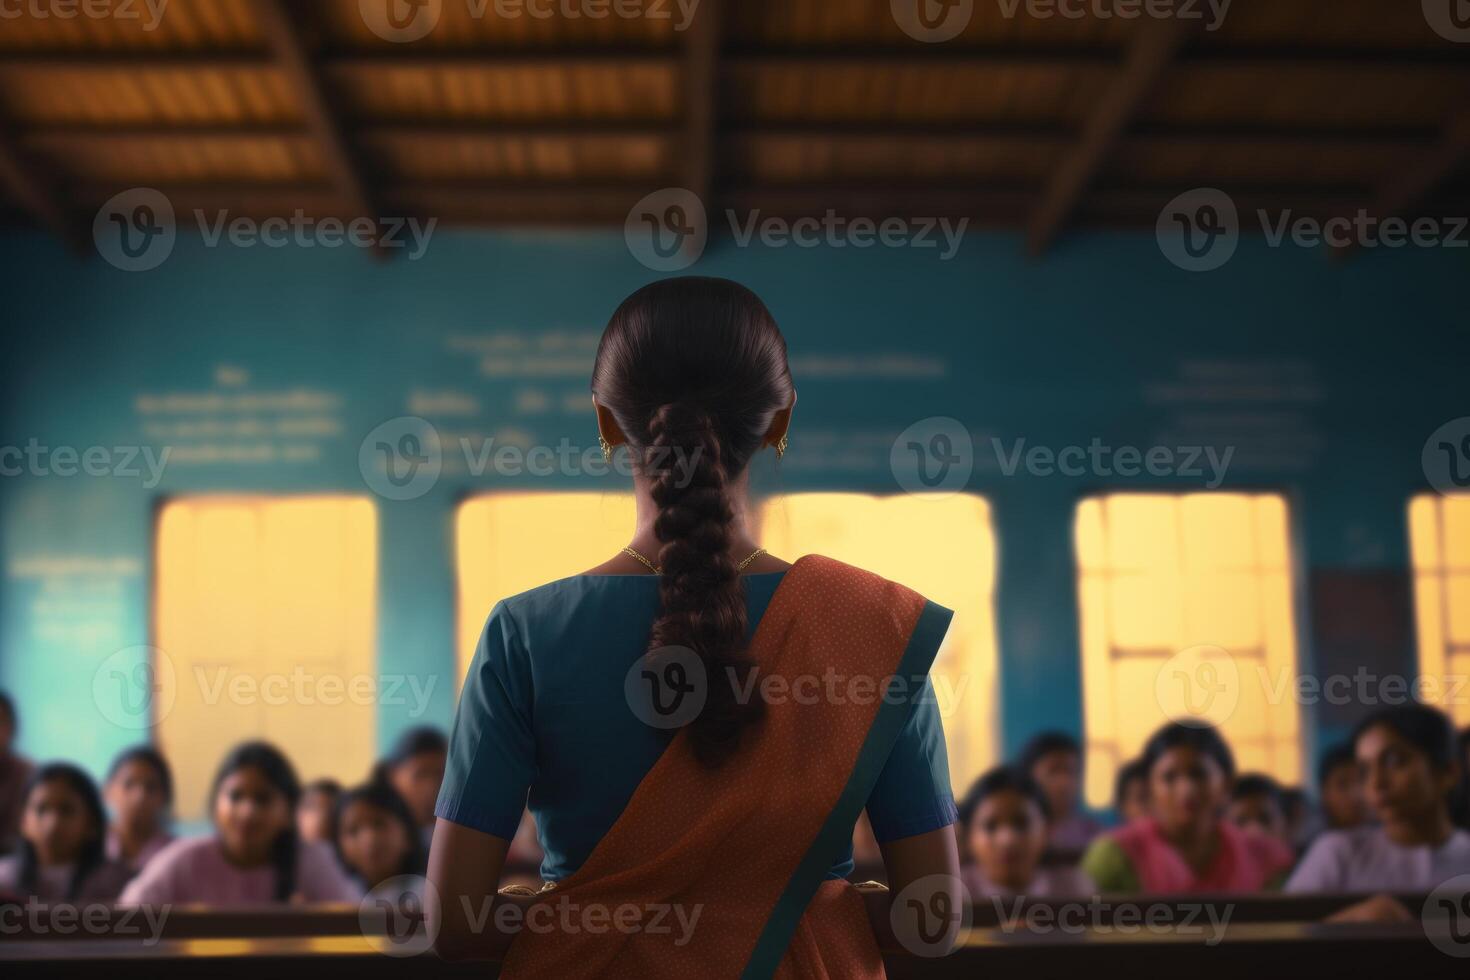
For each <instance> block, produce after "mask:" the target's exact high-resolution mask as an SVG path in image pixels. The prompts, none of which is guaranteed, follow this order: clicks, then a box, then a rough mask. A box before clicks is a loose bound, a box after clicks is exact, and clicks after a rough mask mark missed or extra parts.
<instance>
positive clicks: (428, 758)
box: [391, 752, 444, 827]
mask: <svg viewBox="0 0 1470 980" xmlns="http://www.w3.org/2000/svg"><path fill="white" fill-rule="evenodd" d="M391 782H392V783H393V788H394V789H396V790H398V794H399V795H400V796H402V797H403V799H404V800H405V801H406V802H407V803H408V808H409V810H411V811H412V812H413V819H414V821H415V822H416V823H418V825H419V826H421V827H422V826H426V825H428V824H430V823H432V822H433V820H434V801H435V800H436V799H437V798H438V796H439V784H440V783H442V782H444V753H443V752H420V753H419V754H418V755H416V756H413V757H412V758H409V759H405V760H404V761H403V762H400V763H399V764H398V765H396V766H394V767H393V773H392V777H391Z"/></svg>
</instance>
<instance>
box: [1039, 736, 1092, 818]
mask: <svg viewBox="0 0 1470 980" xmlns="http://www.w3.org/2000/svg"><path fill="white" fill-rule="evenodd" d="M1031 778H1032V779H1034V780H1036V782H1037V783H1039V784H1040V785H1041V791H1042V792H1043V793H1045V794H1046V802H1047V803H1048V804H1050V806H1051V812H1052V814H1053V815H1055V816H1058V817H1064V816H1067V815H1068V814H1070V813H1071V812H1072V811H1073V810H1075V809H1076V808H1077V788H1078V784H1079V783H1081V781H1082V760H1081V759H1080V758H1079V757H1078V756H1077V753H1075V752H1067V751H1058V752H1048V753H1047V754H1046V755H1044V756H1042V757H1041V758H1040V759H1037V760H1036V764H1035V765H1034V766H1032V767H1031Z"/></svg>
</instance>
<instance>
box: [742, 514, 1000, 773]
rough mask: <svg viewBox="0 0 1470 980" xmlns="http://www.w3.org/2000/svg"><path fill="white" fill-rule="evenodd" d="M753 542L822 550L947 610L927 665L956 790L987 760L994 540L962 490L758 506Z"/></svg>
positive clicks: (787, 553) (986, 518)
mask: <svg viewBox="0 0 1470 980" xmlns="http://www.w3.org/2000/svg"><path fill="white" fill-rule="evenodd" d="M761 543H762V544H763V545H765V546H766V547H767V548H769V549H770V550H771V551H772V553H774V554H777V555H780V556H781V557H783V558H785V559H787V560H789V561H790V560H795V559H796V558H798V557H800V556H801V555H806V554H822V555H827V556H829V557H831V558H836V559H838V560H839V561H845V562H847V563H849V564H852V565H857V566H859V567H862V568H866V569H868V570H870V571H872V572H876V573H877V574H879V575H882V576H883V577H884V578H888V579H892V580H893V581H896V582H902V583H903V584H904V585H907V586H908V587H909V588H912V589H914V590H916V591H918V592H921V593H923V594H924V595H925V596H926V597H928V598H930V599H932V600H934V601H935V602H937V603H939V604H940V605H942V606H947V607H949V608H950V609H953V610H954V611H955V619H954V623H953V624H952V625H951V627H950V631H949V635H948V637H946V639H945V642H944V646H943V647H942V648H941V649H940V652H939V656H938V657H937V658H936V660H935V664H934V667H933V669H932V671H931V677H932V678H933V680H934V685H935V693H936V696H937V698H938V701H939V705H940V708H941V710H942V712H943V714H944V727H945V736H946V741H947V742H948V745H949V766H950V778H951V781H952V782H953V784H954V786H955V787H956V791H957V792H963V791H964V787H965V786H967V785H968V784H969V783H970V781H971V780H972V779H973V778H974V777H975V776H977V775H979V774H980V772H982V771H983V770H984V769H985V768H987V767H988V766H990V765H991V764H993V763H994V761H995V759H996V742H997V739H996V735H995V732H996V710H995V691H996V689H997V672H996V644H995V613H994V590H995V538H994V535H993V533H992V531H991V526H990V507H989V505H988V504H987V503H986V501H985V500H984V499H983V498H981V497H974V496H969V495H963V494H959V495H943V496H940V495H936V496H933V497H926V496H923V495H912V494H910V495H904V496H892V497H874V496H868V495H866V494H852V493H806V494H793V495H790V496H787V497H783V498H777V499H775V500H773V501H771V502H769V503H767V504H766V505H765V507H764V508H762V511H761Z"/></svg>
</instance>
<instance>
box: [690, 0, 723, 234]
mask: <svg viewBox="0 0 1470 980" xmlns="http://www.w3.org/2000/svg"><path fill="white" fill-rule="evenodd" d="M724 20H725V8H724V4H722V3H721V2H720V0H703V2H702V3H700V5H699V10H698V12H697V13H696V14H695V16H694V20H693V22H692V23H690V25H689V26H688V28H687V29H686V30H685V37H684V65H683V89H684V91H683V99H684V134H683V156H684V160H683V168H682V169H683V175H682V177H683V185H684V187H685V188H686V189H688V190H690V191H693V192H694V194H695V196H696V197H698V198H699V200H700V201H701V202H702V203H703V204H704V207H705V213H706V214H711V213H713V212H714V209H715V204H714V201H713V200H711V197H710V195H711V192H712V191H713V190H714V166H715V156H716V153H717V141H718V132H717V125H718V123H717V114H718V110H719V99H720V92H719V74H720V47H721V45H722V44H723V43H724V34H725V25H724Z"/></svg>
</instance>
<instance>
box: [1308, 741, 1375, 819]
mask: <svg viewBox="0 0 1470 980" xmlns="http://www.w3.org/2000/svg"><path fill="white" fill-rule="evenodd" d="M1317 795H1318V796H1319V797H1320V799H1321V801H1322V821H1323V823H1324V824H1325V827H1324V829H1326V830H1352V829H1353V828H1354V827H1361V826H1362V825H1363V823H1364V822H1365V821H1367V819H1368V805H1367V803H1366V802H1365V801H1364V799H1363V778H1362V776H1361V775H1360V774H1359V772H1358V758H1357V756H1356V755H1354V754H1353V746H1352V743H1351V742H1343V743H1341V744H1339V745H1334V746H1333V747H1332V748H1330V749H1328V750H1327V751H1326V752H1324V753H1323V754H1322V760H1321V761H1320V762H1318V763H1317Z"/></svg>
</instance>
